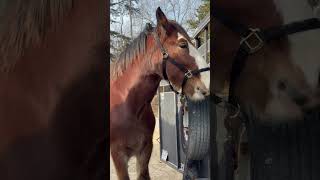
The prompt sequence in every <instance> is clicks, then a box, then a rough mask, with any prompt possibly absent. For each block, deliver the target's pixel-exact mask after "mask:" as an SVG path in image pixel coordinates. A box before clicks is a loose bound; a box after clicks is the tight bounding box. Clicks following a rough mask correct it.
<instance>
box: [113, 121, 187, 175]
mask: <svg viewBox="0 0 320 180" xmlns="http://www.w3.org/2000/svg"><path fill="white" fill-rule="evenodd" d="M159 137H160V134H159V125H158V121H157V125H156V128H155V132H154V134H153V152H152V155H151V159H150V164H149V170H150V177H151V179H152V180H180V179H182V174H181V173H180V172H178V171H176V170H175V169H173V168H171V167H169V166H168V165H166V164H165V163H163V162H161V161H160V143H159ZM129 175H130V179H131V180H136V179H137V174H136V159H135V158H131V159H130V161H129ZM110 179H111V180H117V175H116V171H115V169H114V166H113V162H112V158H111V156H110Z"/></svg>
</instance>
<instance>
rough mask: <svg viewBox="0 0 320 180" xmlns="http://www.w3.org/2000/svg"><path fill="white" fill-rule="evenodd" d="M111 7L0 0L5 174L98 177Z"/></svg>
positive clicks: (97, 1) (12, 177)
mask: <svg viewBox="0 0 320 180" xmlns="http://www.w3.org/2000/svg"><path fill="white" fill-rule="evenodd" d="M105 7H106V3H105V1H103V0H93V1H86V0H79V1H73V0H54V1H53V0H52V1H49V0H43V1H24V0H14V1H11V0H10V1H9V0H3V1H1V12H0V13H1V28H0V39H1V48H0V64H1V70H2V72H1V73H0V74H1V75H0V87H1V88H0V97H1V98H0V99H1V102H0V179H1V180H20V179H21V180H29V179H30V180H31V179H32V180H43V179H48V180H50V179H52V180H56V179H61V180H63V179H95V178H97V177H95V176H97V175H98V174H97V173H96V172H95V170H94V169H91V168H97V169H98V168H99V167H94V166H104V165H102V161H103V160H102V159H101V160H96V159H94V158H95V157H94V156H95V155H97V154H96V152H95V150H96V148H97V147H96V145H97V144H98V143H99V142H102V140H103V137H104V136H105V135H104V133H105V126H104V123H103V119H104V112H105V103H106V102H104V99H105V95H104V94H105V92H104V91H105V90H106V89H105V87H106V86H105V78H104V77H105V75H104V73H105V71H106V69H105V66H104V64H105V59H106V57H105V52H104V48H105V44H106V39H105V37H106V35H105V16H104V12H105V9H104V8H105ZM104 157H105V156H104ZM98 163H101V164H98ZM103 163H105V162H103ZM100 168H101V167H100ZM99 170H101V169H99ZM99 173H100V174H99V175H100V178H101V176H102V174H101V172H99Z"/></svg>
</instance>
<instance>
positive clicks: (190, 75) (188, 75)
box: [184, 69, 193, 79]
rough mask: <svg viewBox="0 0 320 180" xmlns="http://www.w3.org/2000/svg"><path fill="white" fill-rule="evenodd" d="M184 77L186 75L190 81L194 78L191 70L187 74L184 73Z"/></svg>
mask: <svg viewBox="0 0 320 180" xmlns="http://www.w3.org/2000/svg"><path fill="white" fill-rule="evenodd" d="M184 75H185V76H186V77H187V78H188V79H190V78H192V76H193V74H192V72H191V71H190V70H189V69H188V70H187V72H186V73H184Z"/></svg>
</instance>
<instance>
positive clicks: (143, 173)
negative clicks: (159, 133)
mask: <svg viewBox="0 0 320 180" xmlns="http://www.w3.org/2000/svg"><path fill="white" fill-rule="evenodd" d="M152 147H153V144H152V137H151V138H150V139H148V140H147V143H146V145H145V146H144V147H143V148H142V150H141V151H140V152H139V153H138V154H137V172H138V180H150V174H149V168H148V165H149V161H150V157H151V153H152Z"/></svg>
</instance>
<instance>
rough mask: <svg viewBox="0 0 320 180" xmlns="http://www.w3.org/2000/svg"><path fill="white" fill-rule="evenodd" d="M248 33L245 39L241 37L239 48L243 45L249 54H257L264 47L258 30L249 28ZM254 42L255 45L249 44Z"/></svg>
mask: <svg viewBox="0 0 320 180" xmlns="http://www.w3.org/2000/svg"><path fill="white" fill-rule="evenodd" d="M250 31H251V32H250V33H249V34H248V36H246V37H242V38H241V41H240V46H241V45H242V44H243V43H244V44H245V45H246V46H247V50H248V53H249V54H252V53H255V52H257V51H258V50H259V49H261V48H262V47H263V45H264V42H263V40H262V38H261V37H260V36H259V34H258V32H260V29H253V28H250ZM250 42H256V43H252V44H251V43H250Z"/></svg>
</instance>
